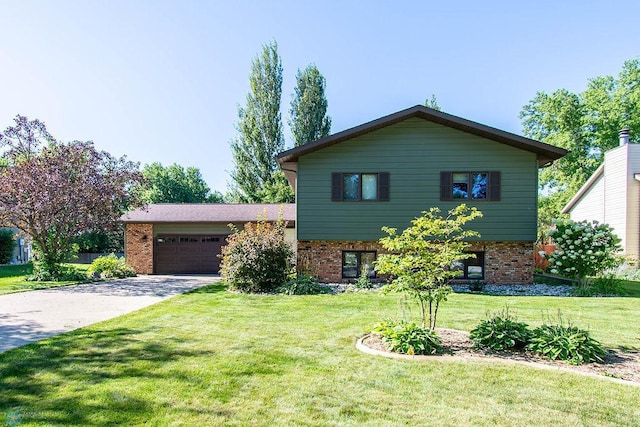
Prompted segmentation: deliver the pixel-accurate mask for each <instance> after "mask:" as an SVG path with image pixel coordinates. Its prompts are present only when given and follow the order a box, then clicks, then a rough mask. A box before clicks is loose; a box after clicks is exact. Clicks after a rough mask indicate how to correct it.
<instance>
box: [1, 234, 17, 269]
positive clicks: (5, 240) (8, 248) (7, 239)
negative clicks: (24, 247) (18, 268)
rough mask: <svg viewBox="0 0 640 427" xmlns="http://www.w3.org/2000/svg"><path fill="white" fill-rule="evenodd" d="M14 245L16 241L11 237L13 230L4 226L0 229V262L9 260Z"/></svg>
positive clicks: (3, 262) (4, 262)
mask: <svg viewBox="0 0 640 427" xmlns="http://www.w3.org/2000/svg"><path fill="white" fill-rule="evenodd" d="M15 247H16V241H15V239H14V238H13V231H11V230H8V229H6V228H3V229H0V264H6V263H8V262H9V261H11V258H12V257H13V249H14V248H15Z"/></svg>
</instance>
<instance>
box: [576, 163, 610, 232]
mask: <svg viewBox="0 0 640 427" xmlns="http://www.w3.org/2000/svg"><path fill="white" fill-rule="evenodd" d="M604 206H605V203H604V174H602V175H600V177H599V178H598V179H597V180H596V181H595V182H594V183H593V184H592V186H591V188H590V189H589V191H587V192H585V193H584V195H583V196H582V197H581V198H580V200H579V201H578V202H576V204H575V205H573V208H572V209H571V214H570V216H571V219H572V220H574V221H582V220H584V219H585V218H589V219H590V220H596V221H598V222H606V220H605V212H604Z"/></svg>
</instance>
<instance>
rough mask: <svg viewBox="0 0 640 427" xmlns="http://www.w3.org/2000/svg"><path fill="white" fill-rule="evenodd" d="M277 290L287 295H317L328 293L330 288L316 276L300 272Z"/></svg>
mask: <svg viewBox="0 0 640 427" xmlns="http://www.w3.org/2000/svg"><path fill="white" fill-rule="evenodd" d="M277 292H278V293H279V294H285V295H317V294H326V293H328V292H329V290H328V289H327V287H326V286H323V285H321V284H320V283H318V280H317V279H316V278H315V277H313V276H308V275H306V274H301V273H298V274H297V275H295V277H292V278H290V279H289V280H287V281H286V282H285V284H284V285H282V286H280V287H279V288H278V289H277Z"/></svg>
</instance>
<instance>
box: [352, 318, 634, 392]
mask: <svg viewBox="0 0 640 427" xmlns="http://www.w3.org/2000/svg"><path fill="white" fill-rule="evenodd" d="M437 332H438V336H439V337H440V338H441V340H442V343H443V344H444V346H445V348H446V349H447V350H448V352H449V353H448V354H439V355H432V356H422V355H413V356H412V355H407V354H399V353H394V352H391V351H389V350H387V349H386V348H385V346H384V343H382V341H381V339H380V337H379V336H378V335H376V334H370V333H369V334H366V335H364V336H362V337H360V338H358V339H357V341H356V348H357V349H358V350H359V351H361V352H363V353H366V354H370V355H374V356H382V357H387V358H393V359H404V360H413V361H419V362H425V361H445V362H468V361H481V362H492V363H505V364H519V365H525V366H529V367H533V368H537V369H547V370H555V371H563V372H571V373H575V374H579V375H585V376H590V377H594V378H600V379H606V380H609V381H613V382H615V383H618V384H625V385H632V386H635V387H640V354H638V353H621V352H613V351H610V353H609V354H608V355H607V357H606V359H605V363H604V364H596V363H589V364H585V365H579V366H573V365H569V364H568V363H566V362H562V361H556V360H547V359H542V358H540V357H538V356H535V355H533V354H530V353H516V352H501V353H489V352H483V351H475V350H473V344H472V343H471V341H470V340H469V334H468V333H467V332H465V331H458V330H455V329H440V328H438V330H437Z"/></svg>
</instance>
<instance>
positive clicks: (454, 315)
mask: <svg viewBox="0 0 640 427" xmlns="http://www.w3.org/2000/svg"><path fill="white" fill-rule="evenodd" d="M505 305H508V306H509V308H510V311H512V312H515V313H516V314H517V315H518V317H519V319H520V320H523V321H527V322H530V324H532V325H536V324H539V323H540V321H541V320H542V318H543V316H545V315H546V314H555V313H556V312H557V310H558V309H560V310H562V313H563V315H564V316H565V317H568V318H570V319H571V320H572V321H573V322H574V323H575V324H577V325H578V326H583V327H589V328H590V329H591V331H592V333H593V335H594V336H595V337H596V338H597V339H599V340H601V341H602V342H603V343H604V344H605V345H606V346H609V347H623V348H635V349H638V348H640V331H639V329H638V325H639V324H640V300H639V299H635V298H553V297H496V296H485V295H470V294H454V295H452V296H451V297H450V299H449V301H448V302H446V303H444V305H443V307H442V312H441V318H440V326H443V327H451V328H458V329H466V330H469V329H471V328H472V327H473V326H475V324H476V323H477V322H478V321H479V320H481V319H482V318H484V316H485V313H486V312H487V311H495V310H500V309H502V308H504V307H505ZM409 308H411V310H409ZM402 312H404V313H405V314H409V313H410V314H411V315H412V316H413V317H417V316H418V311H417V310H416V308H415V307H413V306H409V305H408V304H407V303H403V300H402V298H401V297H399V296H393V295H392V296H386V297H382V296H380V295H379V294H376V293H368V294H342V295H319V296H266V295H242V294H233V293H228V292H226V291H225V289H224V287H223V286H222V285H214V286H209V287H206V288H203V289H201V290H199V291H196V292H193V293H190V294H187V295H183V296H180V297H176V298H173V299H171V300H169V301H166V302H164V303H161V304H157V305H155V306H152V307H149V308H147V309H144V310H140V311H137V312H134V313H132V314H129V315H126V316H123V317H120V318H118V319H114V320H111V321H108V322H104V323H100V324H97V325H94V326H91V327H88V328H84V329H82V330H79V331H76V332H74V333H69V334H66V335H61V336H58V337H55V338H52V339H49V340H46V341H42V342H40V343H37V344H33V345H30V346H26V347H23V348H19V349H15V350H12V351H9V352H6V353H4V354H0V420H1V419H2V416H3V414H9V415H10V416H11V417H16V416H18V417H20V419H21V421H22V423H23V424H21V425H43V424H44V425H141V424H149V425H237V426H245V425H258V426H273V425H313V426H326V425H340V426H342V425H347V426H350V425H352V426H361V425H365V426H366V425H371V426H380V425H382V426H387V425H388V426H396V425H505V426H530V425H612V426H613V425H640V405H638V402H640V387H633V386H629V385H621V384H616V383H613V382H611V381H608V380H607V379H599V378H591V377H585V376H581V375H577V374H573V373H567V372H560V371H557V372H556V371H548V370H538V369H534V368H530V367H524V366H517V365H516V366H509V365H505V364H495V363H490V362H478V361H473V362H465V363H461V362H445V361H426V362H412V361H407V360H394V359H387V358H381V357H375V356H369V355H366V354H363V353H360V352H359V351H357V350H356V349H355V340H356V338H357V337H358V336H359V335H361V334H362V333H363V332H365V331H366V330H367V329H368V328H370V327H371V326H372V324H374V323H375V322H376V321H377V320H379V319H381V318H384V317H390V316H391V317H398V316H401V313H402Z"/></svg>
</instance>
